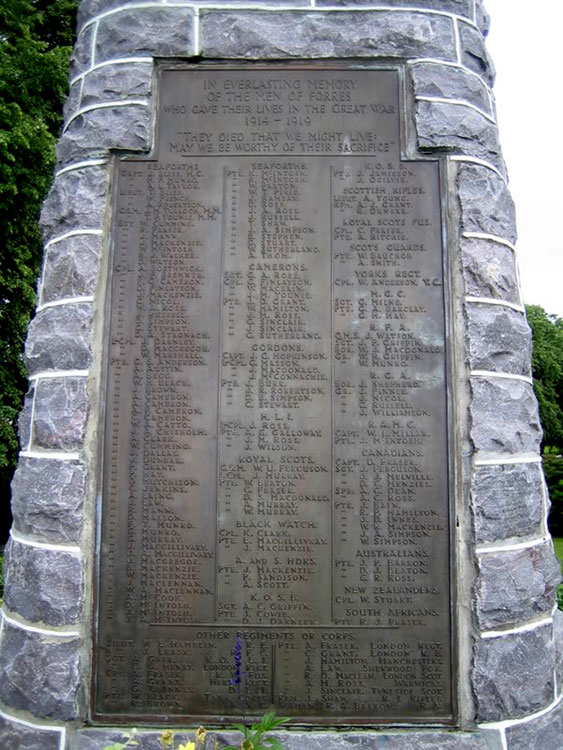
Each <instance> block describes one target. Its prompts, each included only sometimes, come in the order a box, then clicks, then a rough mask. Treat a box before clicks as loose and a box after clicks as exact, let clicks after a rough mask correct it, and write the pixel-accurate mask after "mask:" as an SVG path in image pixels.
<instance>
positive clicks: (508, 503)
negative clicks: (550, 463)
mask: <svg viewBox="0 0 563 750" xmlns="http://www.w3.org/2000/svg"><path fill="white" fill-rule="evenodd" d="M472 490H473V491H472V496H473V516H474V523H475V538H476V541H477V543H478V544H483V543H485V542H496V541H501V540H505V539H510V538H512V537H524V536H528V537H538V536H540V534H541V533H542V521H543V513H544V509H543V493H542V475H541V467H540V465H539V464H535V463H530V464H502V465H498V466H479V467H478V468H477V469H476V473H475V475H474V478H473V488H472Z"/></svg>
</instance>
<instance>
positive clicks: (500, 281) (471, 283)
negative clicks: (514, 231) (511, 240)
mask: <svg viewBox="0 0 563 750" xmlns="http://www.w3.org/2000/svg"><path fill="white" fill-rule="evenodd" d="M461 253H462V265H463V277H464V280H465V293H466V294H468V295H470V296H472V297H490V298H491V299H501V300H504V301H506V302H512V303H514V304H521V300H520V290H519V288H518V275H517V272H516V260H515V257H514V251H513V250H511V248H509V247H507V246H506V245H501V244H500V243H499V242H494V241H492V240H478V239H463V240H462V241H461Z"/></svg>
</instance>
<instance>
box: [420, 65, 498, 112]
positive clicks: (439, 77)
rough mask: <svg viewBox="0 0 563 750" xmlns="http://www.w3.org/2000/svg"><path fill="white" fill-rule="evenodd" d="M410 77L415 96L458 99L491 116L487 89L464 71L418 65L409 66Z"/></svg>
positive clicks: (475, 77) (447, 67) (448, 67)
mask: <svg viewBox="0 0 563 750" xmlns="http://www.w3.org/2000/svg"><path fill="white" fill-rule="evenodd" d="M411 76H412V82H413V89H414V94H415V96H437V97H440V98H445V99H460V100H463V101H466V102H469V103H470V104H473V105H475V106H476V107H479V109H482V110H483V111H484V112H487V114H492V107H491V99H490V97H489V92H488V90H487V87H486V86H485V84H484V83H483V81H481V80H480V79H479V78H477V76H474V75H471V74H470V73H467V72H466V71H465V70H461V69H460V68H452V67H450V66H446V65H439V64H438V63H419V64H417V65H412V66H411Z"/></svg>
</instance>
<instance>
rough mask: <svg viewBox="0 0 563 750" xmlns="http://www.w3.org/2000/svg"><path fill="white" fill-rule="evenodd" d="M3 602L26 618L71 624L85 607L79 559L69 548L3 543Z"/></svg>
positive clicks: (49, 623) (81, 568) (58, 623)
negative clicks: (65, 550)
mask: <svg viewBox="0 0 563 750" xmlns="http://www.w3.org/2000/svg"><path fill="white" fill-rule="evenodd" d="M4 565H5V569H4V570H5V578H4V585H5V589H4V604H5V605H6V606H7V607H8V609H9V610H10V611H11V612H17V613H18V614H19V615H21V616H22V617H23V618H24V619H25V620H27V621H28V622H34V623H36V622H39V623H44V624H45V625H54V626H60V625H74V624H76V623H77V622H79V621H80V619H81V617H82V612H83V608H84V571H83V564H82V560H81V559H80V558H79V557H78V556H77V555H76V554H72V553H69V552H59V551H54V550H50V549H44V548H41V547H32V546H30V545H27V544H20V543H19V542H17V541H15V540H14V539H10V540H9V542H8V544H7V545H6V550H5V557H4Z"/></svg>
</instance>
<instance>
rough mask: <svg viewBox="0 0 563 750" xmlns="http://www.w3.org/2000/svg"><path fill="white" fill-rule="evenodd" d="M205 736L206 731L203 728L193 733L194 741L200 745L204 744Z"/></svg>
mask: <svg viewBox="0 0 563 750" xmlns="http://www.w3.org/2000/svg"><path fill="white" fill-rule="evenodd" d="M206 734H207V730H206V729H205V727H198V730H197V732H196V733H195V738H196V741H197V742H199V744H200V745H203V743H204V742H205V736H206Z"/></svg>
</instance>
